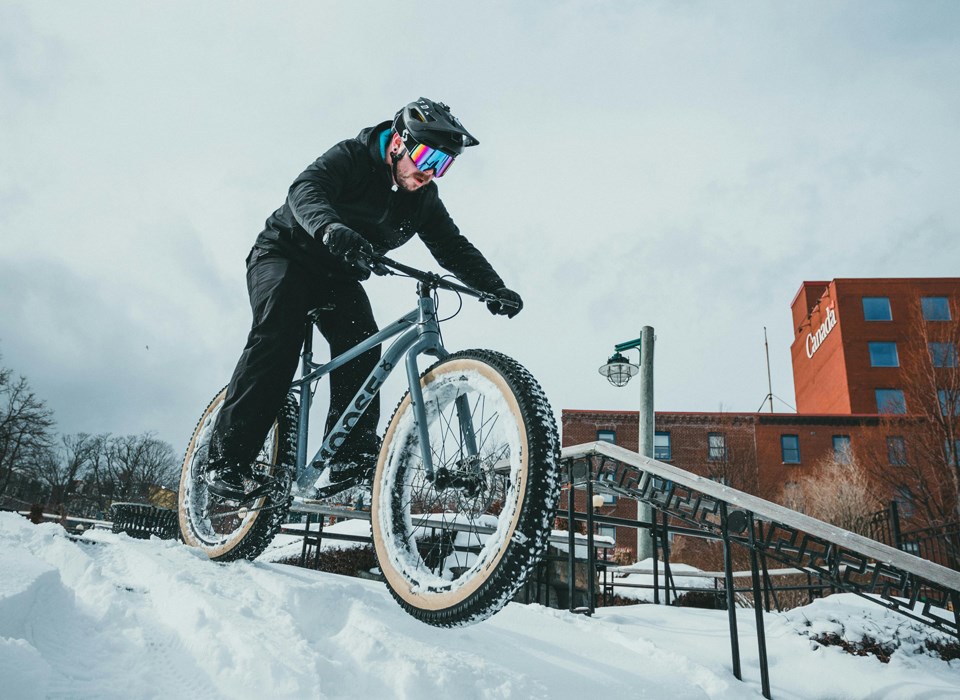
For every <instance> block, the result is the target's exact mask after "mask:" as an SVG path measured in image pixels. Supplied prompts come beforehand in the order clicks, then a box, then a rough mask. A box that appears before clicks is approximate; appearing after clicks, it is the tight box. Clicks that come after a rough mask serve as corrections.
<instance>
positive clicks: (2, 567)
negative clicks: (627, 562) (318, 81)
mask: <svg viewBox="0 0 960 700" xmlns="http://www.w3.org/2000/svg"><path fill="white" fill-rule="evenodd" d="M0 572H2V573H0V678H2V679H3V680H2V683H3V686H2V691H0V693H2V695H3V697H10V698H18V699H19V698H48V697H50V698H52V697H57V698H61V697H68V698H108V699H110V698H117V699H120V698H123V699H124V700H129V699H130V698H134V699H137V698H185V697H203V698H254V697H270V698H358V697H384V698H416V699H417V700H424V699H429V698H446V697H456V698H458V699H459V698H524V699H526V698H548V697H549V698H577V697H584V698H587V697H597V696H607V697H631V698H636V697H647V698H665V697H669V698H671V699H672V700H674V699H680V698H755V697H759V670H758V666H757V660H756V644H755V637H754V634H753V611H752V610H743V611H738V615H739V620H740V630H741V649H742V653H743V670H744V678H745V679H746V681H745V682H743V683H741V682H739V681H737V680H736V679H734V678H733V676H732V675H731V674H730V653H729V643H728V637H727V627H726V613H725V612H723V611H711V610H692V609H677V608H668V607H663V606H654V605H637V606H631V607H620V608H609V609H605V610H601V611H599V612H598V614H597V615H596V617H594V618H586V617H582V616H575V615H571V614H568V613H566V612H560V611H556V610H548V609H545V608H542V607H539V606H521V605H517V604H510V605H508V606H507V608H506V609H505V610H504V611H503V612H502V613H500V614H498V615H497V616H495V617H494V618H492V619H491V620H489V621H487V622H484V623H481V624H479V625H476V626H473V627H469V628H465V629H459V630H438V629H434V628H431V627H427V626H425V625H422V624H421V623H418V622H417V621H415V620H414V619H412V618H410V617H409V616H407V615H406V614H405V613H403V612H402V611H401V610H400V608H399V607H398V606H397V605H396V604H395V603H394V602H393V600H392V598H391V597H390V596H389V595H388V593H387V592H386V589H385V588H384V587H383V586H382V585H381V584H378V583H375V582H369V581H362V580H359V579H352V578H346V577H340V576H335V575H331V574H323V573H319V572H314V571H307V570H303V569H297V568H295V567H289V566H284V565H279V564H272V563H266V562H255V563H251V562H236V563H232V564H222V565H221V564H213V563H211V562H209V561H207V560H205V559H204V557H203V556H202V555H201V554H200V553H199V552H196V551H194V550H191V549H189V548H187V547H184V546H182V545H180V544H177V543H174V542H165V541H160V540H156V539H154V540H150V541H142V540H133V539H130V538H128V537H126V536H124V535H113V534H111V533H105V532H95V533H91V535H90V536H89V537H87V536H85V537H84V538H82V540H81V541H79V542H75V541H72V540H70V539H68V538H67V536H66V534H65V533H64V531H63V529H62V528H60V527H59V526H57V525H52V524H51V525H32V524H30V523H29V522H28V521H26V520H25V519H23V518H21V517H19V516H15V515H11V514H3V513H0ZM866 615H869V616H870V619H872V620H874V621H875V623H876V624H877V625H879V629H889V628H890V627H892V626H896V625H897V624H902V621H898V620H897V618H895V617H890V618H889V619H887V617H886V616H888V615H891V616H892V613H888V612H887V611H885V610H883V609H881V608H879V607H878V606H870V604H864V603H863V602H861V601H859V600H858V599H856V598H853V597H851V596H834V597H832V598H829V599H827V600H825V601H819V602H818V605H814V606H807V607H806V608H802V609H799V610H797V611H792V612H790V613H786V614H783V615H768V616H767V620H768V623H767V639H768V645H769V655H770V663H771V669H770V670H771V678H772V683H773V695H774V697H776V698H778V700H779V699H782V698H843V697H849V698H862V697H884V698H915V697H918V696H922V697H925V698H948V697H957V689H958V688H960V663H958V662H956V661H954V662H950V663H946V662H943V661H940V660H939V659H936V658H933V657H931V656H930V655H928V654H926V653H922V652H919V647H917V646H913V647H908V646H902V647H901V648H900V649H899V650H897V651H895V652H894V654H893V656H892V658H891V661H890V663H888V664H883V663H881V662H880V661H878V660H877V659H876V658H873V657H855V656H851V655H849V654H846V653H844V652H843V651H841V650H840V649H838V648H836V647H824V646H821V645H818V644H814V643H811V640H810V639H809V636H808V635H809V630H810V625H808V624H807V623H808V622H812V623H815V624H817V625H829V624H838V623H839V624H842V625H844V627H845V628H847V629H853V627H854V625H855V624H856V621H862V620H864V619H866V618H865V616H866ZM917 634H925V632H924V631H923V630H919V631H918V632H917ZM918 652H919V653H918Z"/></svg>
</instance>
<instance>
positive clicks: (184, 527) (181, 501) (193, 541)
mask: <svg viewBox="0 0 960 700" xmlns="http://www.w3.org/2000/svg"><path fill="white" fill-rule="evenodd" d="M226 394H227V389H226V387H224V389H223V390H222V391H221V392H220V393H219V394H217V396H216V398H214V399H213V401H211V402H210V405H209V406H207V410H206V411H204V412H203V416H201V418H200V421H199V422H198V423H197V427H196V429H195V430H194V432H193V436H192V437H191V438H190V445H189V446H188V447H187V452H186V454H185V455H184V457H183V465H182V466H181V468H180V491H179V494H178V496H177V505H178V507H177V516H178V517H179V519H180V533H181V535H182V536H183V541H184V542H185V543H186V544H188V545H190V546H191V547H197V548H198V549H202V550H203V551H204V552H205V553H206V554H207V556H208V557H210V558H211V559H216V558H218V557H221V556H223V555H225V554H227V553H228V552H230V551H231V550H232V549H234V548H235V547H237V546H238V545H239V544H240V542H242V541H243V538H244V537H246V535H247V533H248V532H249V531H250V529H251V528H253V526H254V525H255V524H256V522H257V518H258V517H259V516H260V512H259V511H254V512H253V514H252V515H251V516H250V517H248V518H246V519H245V522H244V523H243V525H242V526H241V527H240V528H239V529H238V530H237V531H235V532H234V534H233V536H231V537H230V539H229V540H228V541H227V542H225V543H223V544H221V545H218V546H214V547H211V546H210V545H208V544H207V543H205V542H203V541H202V540H200V539H199V538H198V537H197V535H196V533H195V532H194V530H193V525H192V523H190V518H189V516H188V514H187V513H188V510H187V507H186V505H185V503H186V501H185V499H186V497H187V494H186V490H187V484H188V482H189V479H190V478H191V475H190V463H191V461H192V458H193V454H194V451H195V450H196V448H197V439H198V438H199V437H200V433H201V431H202V430H203V427H204V425H205V424H206V422H207V419H208V418H209V417H210V414H211V413H213V412H214V411H215V410H217V408H219V406H220V405H221V404H222V403H223V400H224V398H225V397H226ZM270 429H271V430H274V431H275V430H276V424H274V425H273V426H271V428H270ZM276 437H277V436H275V439H274V455H273V461H274V463H275V462H276V459H277V450H278V448H279V446H278V445H277V439H276ZM238 533H239V534H238Z"/></svg>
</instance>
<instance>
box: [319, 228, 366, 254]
mask: <svg viewBox="0 0 960 700" xmlns="http://www.w3.org/2000/svg"><path fill="white" fill-rule="evenodd" d="M323 243H324V245H326V246H327V248H328V249H329V250H330V252H331V253H333V254H334V255H336V256H337V257H338V258H342V259H343V260H346V261H347V262H355V261H356V260H357V258H358V257H359V256H369V255H372V254H373V246H372V245H370V242H369V241H368V240H367V239H366V238H364V237H363V236H361V235H360V234H359V233H357V232H356V231H354V230H353V229H352V228H349V227H348V226H344V225H343V224H328V225H327V227H326V228H325V229H324V233H323Z"/></svg>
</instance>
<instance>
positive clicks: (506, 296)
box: [487, 287, 523, 318]
mask: <svg viewBox="0 0 960 700" xmlns="http://www.w3.org/2000/svg"><path fill="white" fill-rule="evenodd" d="M490 293H491V294H494V295H496V297H497V298H498V299H499V300H500V301H504V302H506V304H501V303H500V301H488V302H487V308H488V309H489V310H490V313H492V314H499V315H501V316H506V317H507V318H513V317H514V316H516V315H517V314H518V313H520V310H521V309H522V308H523V299H521V298H520V295H519V294H517V293H516V292H515V291H513V290H512V289H507V288H506V287H500V289H495V290H493V291H492V292H490Z"/></svg>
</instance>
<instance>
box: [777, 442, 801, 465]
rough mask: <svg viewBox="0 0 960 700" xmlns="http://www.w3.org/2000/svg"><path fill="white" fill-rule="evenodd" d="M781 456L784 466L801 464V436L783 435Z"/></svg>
mask: <svg viewBox="0 0 960 700" xmlns="http://www.w3.org/2000/svg"><path fill="white" fill-rule="evenodd" d="M780 454H781V455H782V456H783V463H784V464H800V436H799V435H781V436H780Z"/></svg>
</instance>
